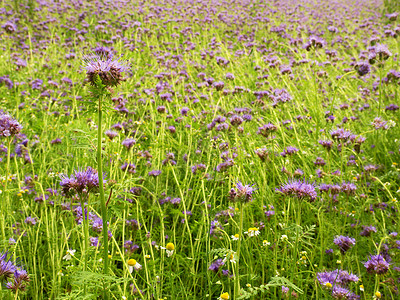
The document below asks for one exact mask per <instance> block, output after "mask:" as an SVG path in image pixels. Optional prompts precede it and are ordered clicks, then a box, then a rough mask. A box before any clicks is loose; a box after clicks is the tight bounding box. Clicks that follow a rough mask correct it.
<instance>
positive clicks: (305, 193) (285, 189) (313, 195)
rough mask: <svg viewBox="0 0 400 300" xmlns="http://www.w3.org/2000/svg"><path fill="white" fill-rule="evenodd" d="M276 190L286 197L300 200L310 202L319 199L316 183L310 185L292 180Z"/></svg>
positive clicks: (304, 181)
mask: <svg viewBox="0 0 400 300" xmlns="http://www.w3.org/2000/svg"><path fill="white" fill-rule="evenodd" d="M275 190H276V191H277V192H280V193H282V194H283V195H285V196H295V197H297V198H299V199H309V200H310V201H314V200H315V199H317V192H316V191H315V185H314V183H309V182H307V181H306V180H303V181H301V180H295V179H291V180H289V181H288V182H287V183H286V184H283V185H281V186H280V187H279V188H276V189H275Z"/></svg>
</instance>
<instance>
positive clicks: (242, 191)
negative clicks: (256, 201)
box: [229, 181, 256, 202]
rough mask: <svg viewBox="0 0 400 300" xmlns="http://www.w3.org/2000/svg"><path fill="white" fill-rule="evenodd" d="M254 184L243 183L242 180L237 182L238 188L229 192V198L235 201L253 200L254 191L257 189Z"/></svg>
mask: <svg viewBox="0 0 400 300" xmlns="http://www.w3.org/2000/svg"><path fill="white" fill-rule="evenodd" d="M253 186H254V184H252V185H248V184H246V185H243V184H242V183H241V182H240V181H238V183H237V184H236V190H235V189H233V188H232V189H231V190H230V192H229V199H230V200H231V201H233V202H236V201H243V202H249V201H251V200H252V196H253V192H254V191H255V190H256V189H255V188H253Z"/></svg>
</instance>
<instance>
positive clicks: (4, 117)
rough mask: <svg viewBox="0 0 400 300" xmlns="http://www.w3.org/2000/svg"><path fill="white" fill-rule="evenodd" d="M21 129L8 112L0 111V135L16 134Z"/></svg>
mask: <svg viewBox="0 0 400 300" xmlns="http://www.w3.org/2000/svg"><path fill="white" fill-rule="evenodd" d="M21 130H22V126H21V124H19V123H18V121H17V120H15V119H13V118H12V117H11V116H10V115H9V114H6V113H4V112H3V111H0V136H2V137H9V136H14V135H16V134H18V133H19V132H20V131H21Z"/></svg>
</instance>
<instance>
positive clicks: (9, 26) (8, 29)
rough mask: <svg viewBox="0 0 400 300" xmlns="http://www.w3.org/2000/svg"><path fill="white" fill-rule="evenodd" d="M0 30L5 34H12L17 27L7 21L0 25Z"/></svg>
mask: <svg viewBox="0 0 400 300" xmlns="http://www.w3.org/2000/svg"><path fill="white" fill-rule="evenodd" d="M1 28H3V29H4V31H5V32H7V33H13V32H15V31H17V26H16V25H15V24H14V23H12V22H10V21H7V22H6V23H4V24H3V25H1Z"/></svg>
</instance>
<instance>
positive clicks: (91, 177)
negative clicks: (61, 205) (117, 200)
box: [60, 167, 99, 196]
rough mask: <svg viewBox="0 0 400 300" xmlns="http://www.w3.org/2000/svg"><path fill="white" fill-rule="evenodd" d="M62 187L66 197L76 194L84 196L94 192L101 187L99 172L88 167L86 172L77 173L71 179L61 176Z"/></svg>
mask: <svg viewBox="0 0 400 300" xmlns="http://www.w3.org/2000/svg"><path fill="white" fill-rule="evenodd" d="M60 177H61V182H60V185H61V187H62V190H63V192H64V194H65V195H66V196H71V195H73V194H74V193H78V194H82V193H89V192H90V191H94V190H96V189H97V188H98V187H99V178H98V173H97V170H95V169H93V168H91V167H88V168H87V169H86V170H82V171H75V174H73V175H71V177H67V176H66V175H61V176H60Z"/></svg>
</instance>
